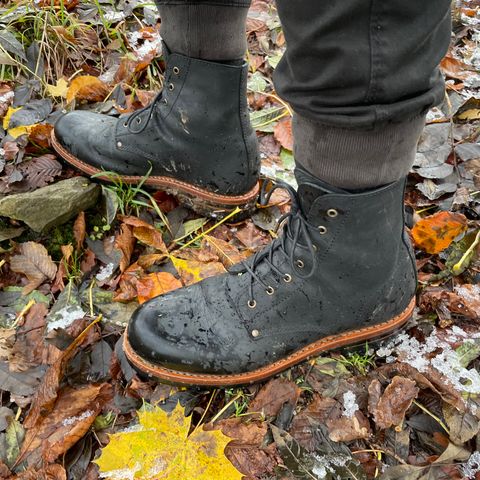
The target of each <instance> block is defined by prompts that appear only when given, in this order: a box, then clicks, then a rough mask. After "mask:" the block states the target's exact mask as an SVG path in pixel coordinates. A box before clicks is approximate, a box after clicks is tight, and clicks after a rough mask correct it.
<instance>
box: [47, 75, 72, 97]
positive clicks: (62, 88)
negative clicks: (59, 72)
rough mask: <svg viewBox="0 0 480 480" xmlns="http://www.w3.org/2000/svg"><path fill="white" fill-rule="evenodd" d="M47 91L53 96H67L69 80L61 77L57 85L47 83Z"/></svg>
mask: <svg viewBox="0 0 480 480" xmlns="http://www.w3.org/2000/svg"><path fill="white" fill-rule="evenodd" d="M47 92H48V93H49V94H50V95H51V96H52V97H62V98H67V92H68V82H67V81H66V80H65V79H64V78H61V79H60V80H57V84H56V85H47Z"/></svg>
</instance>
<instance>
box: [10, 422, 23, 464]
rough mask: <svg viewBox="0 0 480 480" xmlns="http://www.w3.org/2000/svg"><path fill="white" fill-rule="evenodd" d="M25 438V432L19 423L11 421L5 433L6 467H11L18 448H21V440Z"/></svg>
mask: <svg viewBox="0 0 480 480" xmlns="http://www.w3.org/2000/svg"><path fill="white" fill-rule="evenodd" d="M24 438H25V430H24V429H23V427H22V425H21V424H20V422H18V421H17V420H15V419H13V420H12V421H11V422H10V425H9V426H8V427H7V431H6V441H7V451H6V464H7V466H8V467H12V466H13V464H14V463H15V460H16V459H17V457H18V454H19V453H20V447H21V446H22V443H23V439H24Z"/></svg>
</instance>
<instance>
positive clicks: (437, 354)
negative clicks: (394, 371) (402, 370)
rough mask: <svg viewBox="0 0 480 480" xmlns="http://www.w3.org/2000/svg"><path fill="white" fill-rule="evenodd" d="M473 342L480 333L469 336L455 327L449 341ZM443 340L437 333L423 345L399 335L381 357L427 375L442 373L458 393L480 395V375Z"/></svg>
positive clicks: (479, 336)
mask: <svg viewBox="0 0 480 480" xmlns="http://www.w3.org/2000/svg"><path fill="white" fill-rule="evenodd" d="M467 337H468V340H469V341H470V340H471V339H474V338H480V333H475V334H467V333H465V332H464V331H463V330H462V329H461V328H459V327H455V326H454V327H452V329H451V330H450V334H449V335H448V336H447V337H446V340H448V342H451V343H459V342H460V343H464V342H465V341H466V340H467ZM446 340H444V339H443V338H439V336H438V335H437V331H436V330H434V331H433V332H432V333H431V334H430V335H429V336H428V337H427V338H426V339H425V342H423V343H420V342H419V341H418V340H417V339H416V338H413V337H409V336H408V335H407V334H405V333H402V334H400V335H397V337H395V338H394V339H393V340H391V341H390V342H389V343H388V344H387V345H385V346H383V347H382V348H379V349H378V350H377V351H376V353H377V355H378V356H379V357H387V359H388V360H390V361H394V360H399V361H401V362H404V363H408V364H409V365H411V366H412V367H413V368H415V369H417V370H418V371H419V372H427V371H428V370H429V369H430V368H434V369H435V370H437V371H438V372H439V373H441V374H442V375H443V376H444V377H445V378H446V379H447V380H448V382H449V383H450V385H451V386H452V387H453V388H454V389H455V390H457V391H459V392H465V393H470V394H474V395H476V394H480V373H479V372H478V371H477V370H475V369H474V368H471V369H467V368H465V367H463V366H462V365H461V363H460V360H459V357H458V355H457V353H456V352H455V350H454V349H453V348H452V347H451V346H450V344H449V343H447V341H446Z"/></svg>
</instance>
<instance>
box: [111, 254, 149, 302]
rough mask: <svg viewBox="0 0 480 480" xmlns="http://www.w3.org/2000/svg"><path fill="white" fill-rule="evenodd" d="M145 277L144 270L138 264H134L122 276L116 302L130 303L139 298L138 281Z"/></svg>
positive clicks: (115, 298)
mask: <svg viewBox="0 0 480 480" xmlns="http://www.w3.org/2000/svg"><path fill="white" fill-rule="evenodd" d="M144 275H145V271H144V270H143V268H142V267H141V266H140V265H138V263H137V262H135V263H132V265H130V266H129V267H128V268H127V269H126V270H125V271H124V272H123V273H122V275H121V277H120V280H119V282H118V285H119V289H118V291H117V292H116V293H115V297H114V300H115V301H116V302H130V301H132V300H134V299H135V298H137V296H138V292H137V283H138V280H139V279H140V278H141V277H143V276H144Z"/></svg>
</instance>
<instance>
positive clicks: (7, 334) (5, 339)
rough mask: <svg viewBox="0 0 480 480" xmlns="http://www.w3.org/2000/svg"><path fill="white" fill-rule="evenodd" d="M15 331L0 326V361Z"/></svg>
mask: <svg viewBox="0 0 480 480" xmlns="http://www.w3.org/2000/svg"><path fill="white" fill-rule="evenodd" d="M15 332H16V330H15V329H14V328H0V361H5V360H7V359H8V357H9V356H10V353H11V352H12V348H13V345H14V343H15ZM0 478H1V477H0Z"/></svg>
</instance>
